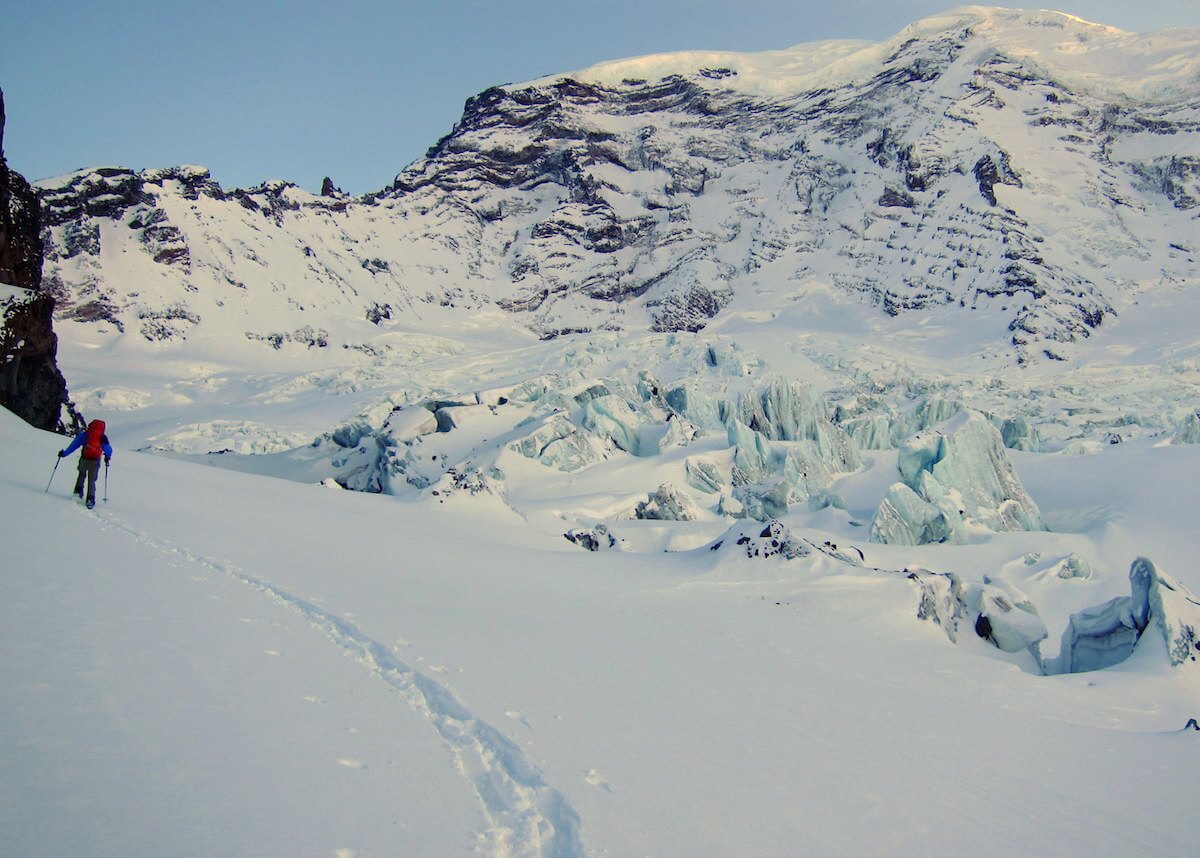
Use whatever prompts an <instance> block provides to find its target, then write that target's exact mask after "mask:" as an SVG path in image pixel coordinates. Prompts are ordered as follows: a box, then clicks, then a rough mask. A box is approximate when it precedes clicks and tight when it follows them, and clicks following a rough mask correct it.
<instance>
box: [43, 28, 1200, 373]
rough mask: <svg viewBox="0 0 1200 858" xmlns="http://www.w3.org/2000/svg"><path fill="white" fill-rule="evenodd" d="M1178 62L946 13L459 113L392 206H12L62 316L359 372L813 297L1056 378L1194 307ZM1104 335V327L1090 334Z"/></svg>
mask: <svg viewBox="0 0 1200 858" xmlns="http://www.w3.org/2000/svg"><path fill="white" fill-rule="evenodd" d="M1198 82H1200V35H1198V34H1196V33H1194V32H1178V33H1164V34H1156V35H1149V36H1137V35H1132V34H1128V33H1123V32H1120V31H1117V30H1114V29H1112V28H1108V27H1103V26H1099V25H1095V24H1089V23H1087V22H1084V21H1081V20H1078V19H1075V18H1072V17H1070V16H1067V15H1063V14H1059V13H1049V12H1037V13H1025V12H1014V11H1008V10H1001V9H990V8H983V7H968V8H965V9H961V10H958V11H956V12H951V13H947V14H946V15H944V16H941V17H938V18H933V19H929V20H925V21H922V22H919V23H917V24H914V25H912V26H911V27H909V28H907V29H906V30H904V31H902V32H901V33H899V34H897V35H896V36H895V37H893V38H892V39H889V40H887V41H885V42H883V43H880V44H862V43H854V42H836V43H821V44H816V45H802V46H800V47H797V48H794V49H791V50H788V51H779V52H773V53H769V54H754V55H742V54H721V53H692V54H673V55H666V56H657V57H648V58H642V59H636V60H628V61H623V62H616V63H611V64H607V65H602V66H597V67H595V68H591V69H586V70H583V71H580V72H577V73H573V74H567V75H561V76H556V77H551V78H546V79H543V80H539V81H535V82H532V83H527V84H521V85H512V86H504V87H497V88H494V89H491V90H488V91H487V92H484V93H482V94H481V95H479V96H477V97H475V98H472V99H471V100H470V101H469V102H468V103H467V105H466V109H465V112H464V115H463V117H462V119H461V120H460V122H459V123H458V124H457V126H456V127H455V128H454V129H453V131H452V132H451V133H450V134H449V135H447V136H446V137H445V138H444V139H443V140H441V141H440V142H438V143H437V145H436V146H434V147H433V148H432V149H431V150H430V152H429V154H428V156H427V157H426V158H424V159H422V160H420V161H418V162H417V163H415V164H413V165H412V166H410V167H409V168H408V169H406V170H405V171H404V172H402V173H401V174H400V175H399V176H397V178H396V180H395V181H394V182H393V183H392V185H390V186H389V187H387V188H385V189H383V190H381V191H380V192H378V193H374V194H369V195H366V196H364V197H349V196H346V195H344V194H341V193H338V192H337V191H336V189H335V188H334V187H333V185H332V183H331V182H327V183H326V188H325V191H326V193H325V194H323V195H321V196H315V195H312V194H309V193H307V192H305V191H302V190H300V189H299V188H296V187H294V186H291V185H288V184H286V183H283V182H268V183H266V184H264V185H261V186H259V187H257V188H253V189H249V190H234V191H226V190H223V189H222V188H220V187H219V186H218V185H216V184H215V183H214V182H213V181H212V180H211V179H210V177H209V176H208V174H207V172H206V171H205V170H203V169H201V168H193V167H182V168H173V169H166V170H149V171H143V172H134V171H130V170H124V169H118V168H108V169H96V170H85V171H82V172H79V173H76V174H72V175H69V176H65V177H62V178H60V179H54V180H49V181H45V182H42V183H40V188H39V189H40V193H41V196H42V200H43V202H44V205H45V207H46V210H47V223H48V224H49V232H48V235H47V239H48V246H49V248H50V260H49V262H48V267H47V278H48V281H49V282H50V283H51V284H52V285H53V287H54V288H55V289H57V290H58V292H59V294H60V296H61V297H62V298H63V301H62V308H61V310H60V314H61V315H62V317H63V318H76V319H82V320H94V321H101V322H108V323H109V324H111V325H112V327H113V329H114V330H119V331H125V332H128V333H130V334H132V335H135V336H141V337H145V338H146V339H148V340H152V341H169V340H175V339H181V338H186V337H189V336H197V335H202V334H203V333H205V332H211V331H213V330H219V331H222V332H230V331H237V333H238V335H239V336H245V337H249V338H251V339H253V340H255V341H257V342H261V343H263V344H264V346H267V347H271V346H274V347H279V346H280V345H281V344H283V343H285V342H292V343H299V344H302V345H304V346H311V347H315V348H322V347H333V348H340V347H342V346H346V345H348V346H350V347H354V348H367V347H369V346H368V343H369V342H370V340H371V339H372V334H373V333H374V331H373V328H372V326H373V325H385V326H386V323H387V322H388V321H389V320H392V319H395V318H397V317H400V316H405V315H412V314H421V313H423V312H425V311H426V310H427V309H430V308H449V309H454V310H461V311H463V313H461V314H459V315H460V316H469V317H471V318H476V317H478V316H479V314H481V313H494V314H497V315H503V316H504V317H505V318H506V319H507V320H508V323H510V324H513V325H516V326H520V327H522V328H526V329H528V330H530V331H532V332H533V333H535V334H536V335H537V336H539V337H542V338H548V337H553V336H557V335H562V334H564V333H568V332H580V331H605V330H625V331H647V330H651V331H697V330H700V329H702V328H704V327H706V326H708V325H711V324H712V323H713V321H714V320H720V319H721V318H723V316H726V315H728V314H730V313H736V312H738V311H747V310H754V311H761V310H777V309H779V308H781V307H784V306H787V305H788V303H789V302H790V301H792V300H794V299H795V298H796V297H798V296H802V295H804V294H806V293H808V292H810V291H812V290H814V289H819V288H826V287H833V288H835V289H837V290H838V291H840V292H843V293H845V294H849V295H854V296H857V297H858V298H859V299H860V300H861V301H863V302H864V303H865V304H869V305H871V306H873V307H874V308H876V311H877V312H885V313H890V314H897V313H907V312H911V311H922V310H928V309H930V308H934V307H937V308H942V307H951V308H955V309H957V310H959V311H960V315H962V316H963V317H965V316H967V315H970V314H976V315H980V316H983V317H984V318H985V319H986V324H985V326H984V330H985V331H986V332H987V339H986V342H981V343H979V346H980V348H984V347H985V346H994V345H995V344H996V343H999V342H1002V341H1007V345H1006V346H1005V348H1007V349H1008V350H1009V352H1010V355H1009V357H1010V359H1015V360H1019V361H1031V360H1041V359H1045V358H1052V359H1069V358H1071V357H1073V356H1074V355H1076V353H1077V348H1076V346H1077V344H1078V343H1079V342H1080V341H1082V340H1084V339H1087V338H1089V337H1091V336H1093V335H1096V334H1099V336H1101V337H1103V336H1104V335H1105V334H1106V333H1107V331H1108V329H1109V328H1110V327H1112V325H1113V324H1114V321H1115V320H1117V319H1120V318H1121V316H1122V314H1123V313H1124V312H1125V311H1126V310H1127V309H1128V308H1129V307H1130V306H1131V305H1132V304H1133V303H1134V302H1136V301H1138V300H1139V299H1140V298H1141V297H1142V296H1144V295H1145V294H1147V293H1157V292H1162V291H1169V290H1172V289H1179V288H1183V287H1185V286H1186V285H1187V284H1190V283H1192V282H1194V281H1195V280H1196V278H1197V276H1198V275H1200V257H1198V255H1197V254H1198V253H1200V247H1197V245H1196V238H1195V234H1196V222H1197V212H1200V135H1198V133H1197V129H1198V127H1200V90H1198ZM1106 323H1107V324H1106Z"/></svg>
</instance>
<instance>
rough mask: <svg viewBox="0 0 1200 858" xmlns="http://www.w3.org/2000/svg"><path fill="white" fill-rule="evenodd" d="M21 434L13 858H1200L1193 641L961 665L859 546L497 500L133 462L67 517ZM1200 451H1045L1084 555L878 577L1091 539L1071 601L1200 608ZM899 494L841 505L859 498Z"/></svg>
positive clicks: (1027, 473)
mask: <svg viewBox="0 0 1200 858" xmlns="http://www.w3.org/2000/svg"><path fill="white" fill-rule="evenodd" d="M0 443H2V444H3V446H4V448H5V449H6V450H9V451H10V453H11V454H10V455H6V456H5V457H3V459H2V460H0V510H2V514H3V521H4V522H5V556H6V565H5V568H6V571H5V573H4V575H3V589H4V598H3V600H0V604H3V608H2V611H3V620H2V622H0V635H2V645H3V649H4V651H5V653H6V658H5V659H4V660H3V663H2V665H0V674H2V676H0V688H2V689H3V692H2V694H0V714H2V717H0V723H2V724H3V725H4V727H3V734H2V735H3V737H4V738H3V742H2V743H0V797H2V800H0V808H2V809H0V830H2V831H3V832H4V841H5V849H6V851H11V852H12V853H13V854H21V855H62V854H89V855H124V854H139V855H184V854H195V855H208V854H230V853H240V854H261V855H351V854H357V855H373V854H438V855H456V854H463V855H465V854H473V853H481V854H486V855H560V856H572V855H600V854H611V855H631V854H652V855H731V854H756V855H794V854H796V853H797V852H804V853H808V854H847V855H848V854H861V853H863V852H867V851H870V852H874V853H882V854H895V855H899V854H913V853H914V852H920V853H922V854H934V855H950V854H961V853H962V852H963V851H964V850H967V849H969V850H970V851H972V852H973V853H975V854H982V855H1010V854H1013V853H1014V852H1017V853H1038V854H1049V853H1055V854H1091V855H1118V854H1128V853H1130V852H1138V853H1142V854H1186V853H1188V852H1190V851H1191V850H1192V848H1193V847H1194V845H1195V840H1194V838H1195V833H1194V830H1193V828H1194V826H1193V824H1192V823H1193V819H1194V815H1193V813H1192V809H1193V801H1192V796H1191V790H1190V782H1191V779H1192V774H1193V772H1194V770H1195V766H1196V756H1197V753H1200V751H1198V748H1200V745H1197V741H1198V737H1197V734H1196V733H1195V732H1193V731H1181V728H1182V727H1183V726H1184V724H1185V722H1186V721H1187V719H1188V718H1191V717H1200V685H1198V684H1197V677H1198V675H1200V674H1198V673H1197V672H1196V671H1195V670H1188V669H1187V666H1184V667H1183V668H1169V667H1168V666H1167V662H1166V658H1165V652H1164V651H1163V649H1162V644H1161V639H1158V640H1155V639H1154V638H1153V637H1152V636H1147V637H1146V638H1145V639H1144V641H1143V645H1142V646H1139V648H1138V650H1137V652H1136V653H1135V655H1134V657H1133V659H1131V660H1130V661H1129V662H1127V663H1126V664H1124V665H1120V666H1118V667H1116V668H1111V669H1109V670H1105V671H1100V672H1095V673H1090V674H1075V675H1062V676H1055V677H1042V676H1037V675H1035V674H1034V673H1033V672H1031V671H1030V670H1029V669H1028V665H1024V666H1022V665H1021V664H1020V663H1019V662H1016V661H1012V660H1009V659H1008V658H1007V657H1006V656H1005V655H1004V654H1003V653H1000V652H999V651H998V650H995V649H994V648H992V647H991V646H989V645H988V644H986V643H984V642H983V641H980V640H978V639H976V638H974V637H973V636H972V635H965V636H962V637H960V644H959V645H958V646H954V645H951V644H950V642H949V641H948V640H947V637H946V635H945V634H944V633H943V631H942V630H941V629H939V628H938V627H937V626H936V625H934V624H933V623H930V622H927V621H926V622H923V621H920V620H918V619H917V618H916V607H917V601H918V591H917V588H916V587H915V586H914V584H913V582H911V581H910V580H909V579H908V578H906V577H905V576H903V575H895V574H889V573H884V572H875V571H871V570H870V569H868V568H864V567H851V566H847V565H846V564H844V563H841V562H835V561H834V559H833V558H831V557H829V556H826V555H820V554H818V555H813V556H812V557H809V558H799V559H796V560H791V561H785V560H783V559H782V558H780V557H774V558H770V559H766V560H764V559H762V558H759V559H748V558H746V557H745V556H744V554H740V553H739V552H737V551H716V552H714V551H709V550H707V549H701V550H699V551H692V552H684V553H677V554H667V555H664V554H661V553H658V552H651V553H614V552H597V553H589V552H585V551H581V550H579V549H578V548H577V547H575V546H573V545H571V544H570V543H568V542H567V541H565V540H563V539H562V538H561V537H557V536H552V535H549V534H545V533H543V532H542V531H540V530H538V529H536V528H531V527H528V526H526V525H525V524H524V523H523V522H521V521H520V520H519V519H517V518H516V517H515V516H514V515H512V513H511V512H509V511H508V510H507V509H506V508H505V507H504V506H502V505H500V504H499V503H497V502H496V500H495V499H494V498H491V497H489V496H487V495H479V496H473V495H469V494H456V495H452V496H450V497H449V498H441V497H432V496H430V495H427V494H426V495H424V496H418V497H415V498H411V499H402V498H388V497H380V496H372V495H364V494H358V493H352V492H342V491H336V490H329V489H325V488H322V487H320V486H315V485H300V484H297V483H294V482H290V481H281V480H274V479H269V478H264V477H258V476H250V475H240V474H234V473H230V472H228V471H226V470H222V469H213V468H205V467H200V466H197V465H195V464H191V463H185V462H177V461H172V460H170V459H164V458H161V457H152V456H147V455H144V454H137V453H132V452H127V451H124V450H120V449H119V450H118V452H117V455H116V457H115V458H114V461H113V466H112V470H111V474H110V477H111V481H110V483H109V501H108V502H107V503H102V504H100V505H99V506H98V507H97V510H96V512H94V513H88V512H86V511H85V510H83V509H82V508H81V507H79V506H77V505H75V504H74V503H72V502H71V500H70V499H69V497H67V492H68V491H69V478H68V476H67V474H65V473H59V474H57V475H56V477H55V481H54V483H53V485H52V486H51V489H50V492H49V493H46V492H44V489H45V483H44V482H42V481H43V479H47V478H48V477H49V473H50V467H51V465H52V464H53V462H54V451H55V450H56V449H57V448H58V447H59V446H60V444H61V442H60V439H58V438H57V437H55V436H52V435H47V434H43V433H39V432H36V431H34V430H31V429H29V428H27V427H25V426H24V425H22V424H20V423H19V421H17V420H16V419H15V418H12V417H11V416H8V415H0ZM1198 455H1200V447H1197V446H1194V445H1192V446H1157V447H1156V446H1150V445H1148V444H1126V445H1118V446H1117V447H1112V448H1110V449H1106V450H1104V451H1103V452H1102V453H1099V454H1096V455H1095V456H1090V457H1077V456H1059V457H1050V461H1049V462H1045V461H1044V460H1046V459H1047V457H1045V456H1041V457H1034V456H1027V457H1022V456H1019V455H1018V456H1017V462H1018V464H1019V465H1020V471H1021V477H1022V479H1023V480H1024V481H1025V483H1026V485H1027V487H1028V488H1029V490H1030V493H1031V494H1032V495H1033V496H1034V497H1035V498H1036V499H1037V500H1038V502H1039V503H1040V505H1041V509H1042V512H1043V514H1044V515H1045V516H1046V518H1047V520H1048V521H1050V522H1052V523H1054V522H1057V523H1058V526H1059V532H1056V533H1026V534H1006V535H997V536H996V537H995V538H994V539H992V540H991V541H989V542H987V543H985V544H977V545H973V546H965V547H955V546H927V547H924V548H901V547H889V546H871V545H869V544H867V543H866V542H859V543H858V545H859V546H860V547H861V548H862V549H863V550H865V551H866V552H867V555H866V556H867V559H868V560H869V561H870V563H871V564H873V565H878V566H880V567H888V566H892V567H894V566H897V565H899V564H901V563H904V564H909V565H913V564H920V565H924V566H926V567H928V568H933V569H951V568H953V569H956V570H957V571H959V572H960V573H961V574H962V575H963V576H964V577H965V578H967V579H970V580H979V579H980V578H981V576H982V575H983V574H985V573H986V574H992V575H997V574H998V575H1000V576H1001V577H1007V578H1008V579H1009V580H1010V581H1013V582H1014V583H1015V575H1014V573H1013V570H1014V568H1015V569H1018V570H1024V569H1027V568H1030V567H1027V566H1026V564H1025V561H1022V560H1021V558H1022V557H1026V556H1028V554H1029V552H1030V551H1032V550H1037V551H1040V552H1042V556H1043V558H1044V561H1046V562H1042V561H1039V562H1038V564H1036V568H1037V569H1042V568H1044V567H1045V566H1046V565H1047V563H1048V561H1049V560H1051V559H1053V558H1057V557H1061V556H1063V555H1064V554H1065V553H1066V552H1067V551H1068V550H1072V551H1079V552H1082V553H1084V554H1086V555H1088V556H1089V557H1090V558H1091V560H1092V563H1093V565H1094V577H1093V578H1091V579H1086V580H1076V581H1060V582H1059V585H1060V586H1059V587H1058V588H1057V589H1055V588H1054V587H1051V586H1047V587H1046V588H1045V589H1046V591H1047V592H1059V593H1060V594H1061V591H1062V590H1064V589H1067V590H1071V591H1072V592H1071V595H1070V598H1069V599H1068V600H1074V601H1078V600H1079V599H1080V598H1082V599H1083V600H1084V601H1086V602H1089V603H1091V602H1093V601H1095V600H1099V599H1101V598H1103V597H1106V596H1107V595H1109V594H1114V595H1115V594H1119V593H1120V592H1121V589H1122V587H1123V586H1124V587H1125V588H1126V589H1125V592H1126V593H1127V592H1128V590H1127V585H1123V579H1124V577H1125V575H1124V573H1125V570H1126V569H1127V568H1128V565H1129V563H1130V561H1132V559H1133V557H1134V556H1135V554H1137V553H1143V554H1148V555H1150V556H1152V557H1153V558H1154V559H1155V560H1156V561H1157V562H1158V563H1159V564H1160V565H1161V566H1162V567H1163V568H1164V569H1165V570H1167V571H1169V572H1171V573H1173V574H1174V575H1176V576H1177V577H1179V578H1180V579H1181V580H1182V582H1183V583H1184V584H1185V585H1187V586H1189V587H1190V588H1191V589H1192V590H1193V592H1194V591H1195V590H1197V589H1200V588H1198V587H1197V585H1198V584H1200V580H1198V579H1197V578H1196V576H1195V574H1194V568H1193V566H1192V563H1191V560H1192V556H1193V554H1194V543H1193V537H1192V534H1194V532H1195V530H1194V524H1195V522H1194V521H1191V524H1190V525H1189V520H1190V518H1191V517H1194V510H1195V509H1196V508H1197V504H1198V502H1200V497H1198V494H1200V492H1198V490H1197V488H1196V485H1195V481H1194V480H1193V479H1191V478H1190V476H1189V475H1190V474H1194V473H1195V469H1196V467H1197V466H1198V465H1200V461H1198V459H1197V456H1198ZM1035 463H1036V464H1035ZM880 467H881V466H880ZM66 470H67V466H64V467H63V468H60V471H66ZM874 470H875V469H874V468H872V469H870V470H868V471H866V472H862V473H861V474H859V475H857V476H854V477H850V478H847V479H848V480H849V482H848V483H847V484H845V485H842V486H840V488H841V489H842V490H843V491H844V492H845V494H846V496H847V499H848V501H849V505H850V506H851V508H853V507H854V505H855V504H856V502H858V500H859V497H860V495H862V496H866V495H871V496H874V495H876V494H877V492H878V486H876V485H873V484H872V482H873V481H874V483H878V482H879V480H878V479H874V478H872V476H871V475H872V472H873V471H874ZM1067 525H1069V526H1067ZM797 527H798V526H797ZM795 532H796V533H798V534H802V535H803V537H804V538H807V539H811V540H813V541H814V542H815V543H817V544H819V543H820V541H821V540H822V539H823V537H824V534H823V532H822V531H821V530H820V529H813V528H810V527H805V528H799V529H797V530H796V531H795ZM843 547H844V546H843ZM814 558H815V559H814ZM1022 583H1025V584H1028V583H1030V582H1022ZM1075 588H1078V589H1075ZM1080 590H1082V591H1086V594H1085V595H1082V596H1081V595H1080V592H1079V591H1080ZM1043 604H1044V605H1045V604H1046V603H1045V602H1044V603H1043ZM1047 621H1048V622H1050V621H1051V615H1050V613H1049V612H1047Z"/></svg>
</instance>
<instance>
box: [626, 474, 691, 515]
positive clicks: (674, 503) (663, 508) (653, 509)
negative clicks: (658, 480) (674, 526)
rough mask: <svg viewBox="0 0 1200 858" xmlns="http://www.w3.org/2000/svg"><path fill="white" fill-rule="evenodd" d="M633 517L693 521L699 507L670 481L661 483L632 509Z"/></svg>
mask: <svg viewBox="0 0 1200 858" xmlns="http://www.w3.org/2000/svg"><path fill="white" fill-rule="evenodd" d="M634 517H636V518H642V519H653V520H657V521H695V520H696V519H698V518H699V517H700V508H699V507H697V506H696V504H695V502H694V501H693V500H692V499H691V498H689V497H688V496H687V495H685V494H684V493H683V492H681V491H680V490H679V489H678V488H677V487H676V486H673V485H671V484H670V483H663V484H662V485H661V486H659V487H658V489H657V490H656V491H655V492H654V493H653V494H651V495H650V496H649V497H648V498H646V500H644V501H641V502H640V503H638V505H637V509H635V510H634Z"/></svg>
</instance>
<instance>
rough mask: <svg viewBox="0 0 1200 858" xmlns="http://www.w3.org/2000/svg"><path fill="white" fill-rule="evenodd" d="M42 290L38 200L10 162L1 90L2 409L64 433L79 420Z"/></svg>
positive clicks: (49, 301) (48, 298) (51, 305)
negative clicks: (60, 366) (70, 400)
mask: <svg viewBox="0 0 1200 858" xmlns="http://www.w3.org/2000/svg"><path fill="white" fill-rule="evenodd" d="M41 287H42V237H41V224H40V219H39V206H38V199H37V195H36V194H35V193H34V191H33V189H32V188H31V187H30V185H29V183H28V182H27V181H25V179H24V177H23V176H21V175H20V174H18V173H15V172H13V171H12V170H10V169H9V168H8V164H7V162H6V161H5V159H4V94H3V93H2V92H0V313H2V315H0V320H2V321H0V405H3V406H4V407H5V408H8V409H9V410H10V411H13V412H14V413H16V414H17V415H19V416H20V417H22V418H24V419H25V420H27V421H28V422H29V423H32V424H33V425H34V426H37V427H39V428H41V429H52V430H54V429H56V430H59V431H64V430H66V429H68V428H70V426H71V424H73V422H74V421H75V420H76V419H77V417H76V416H75V415H74V414H73V410H72V409H71V407H70V405H69V403H68V401H67V385H66V382H65V381H64V380H63V377H62V373H61V372H59V370H58V366H57V364H56V362H55V354H56V352H57V350H58V339H57V338H56V337H55V335H54V330H53V327H52V318H53V314H54V299H53V297H51V296H50V295H48V294H46V293H45V292H43V291H42V288H41ZM64 421H65V422H64Z"/></svg>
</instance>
